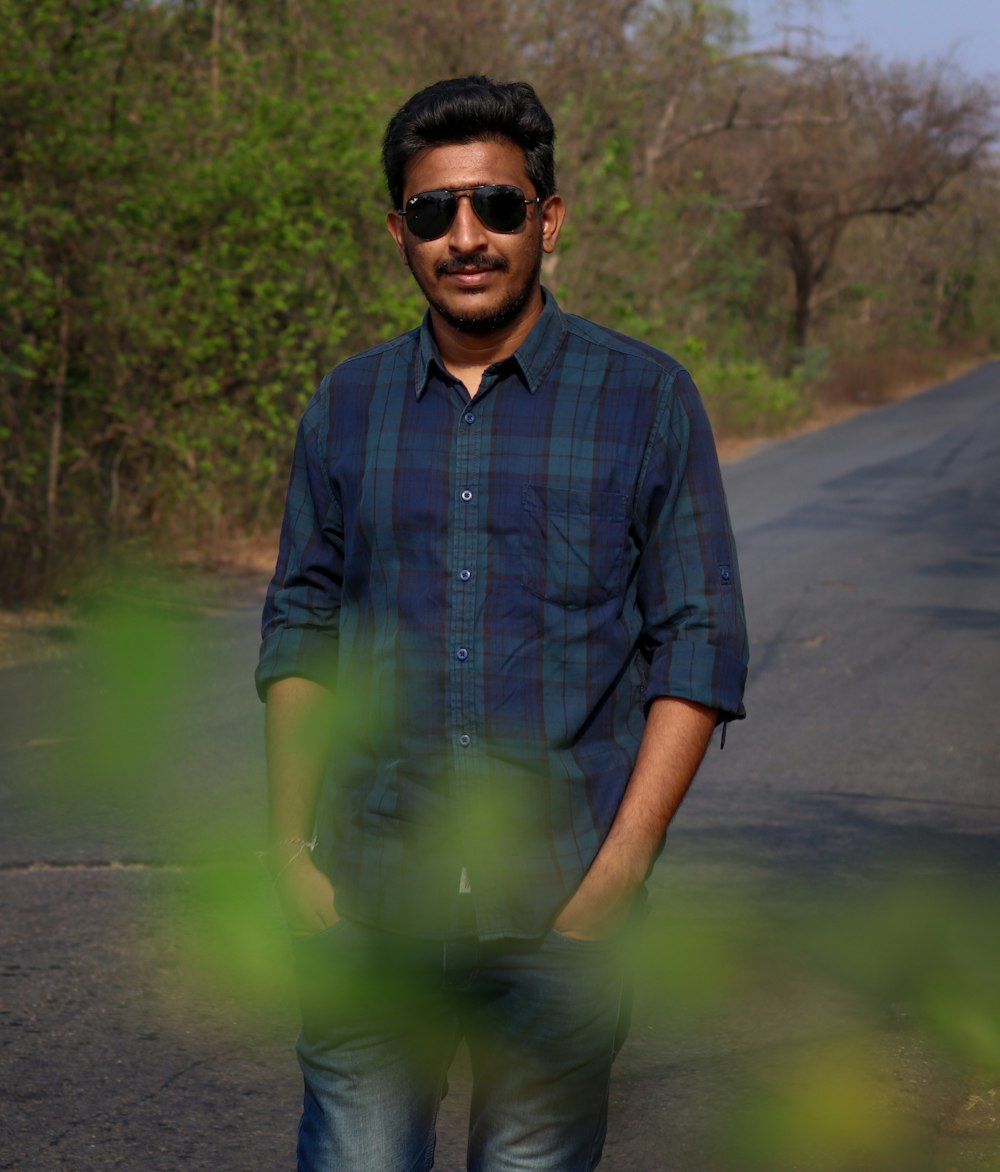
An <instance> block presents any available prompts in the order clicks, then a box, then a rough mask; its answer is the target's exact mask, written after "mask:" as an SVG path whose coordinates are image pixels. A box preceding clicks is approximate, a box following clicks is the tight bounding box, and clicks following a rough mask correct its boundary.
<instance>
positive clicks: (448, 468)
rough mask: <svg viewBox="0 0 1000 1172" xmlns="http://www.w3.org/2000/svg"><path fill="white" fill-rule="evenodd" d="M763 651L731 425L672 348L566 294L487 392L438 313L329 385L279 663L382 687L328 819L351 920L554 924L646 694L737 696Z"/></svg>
mask: <svg viewBox="0 0 1000 1172" xmlns="http://www.w3.org/2000/svg"><path fill="white" fill-rule="evenodd" d="M746 662H747V642H746V633H745V626H744V617H743V607H742V600H741V595H740V586H739V573H738V569H737V562H736V550H735V548H734V545H733V538H732V534H731V530H730V524H729V518H728V514H727V510H726V503H725V499H724V495H723V489H722V483H721V479H720V475H719V467H718V461H717V458H716V453H715V447H714V443H713V440H712V435H711V430H710V427H709V424H708V421H707V419H706V416H705V413H704V410H703V407H702V404H701V402H700V399H699V397H698V394H697V391H696V390H695V388H694V385H693V383H692V381H691V379H690V377H689V376H688V374H687V372H686V371H685V370H684V369H683V368H682V367H681V366H680V365H679V364H678V363H677V362H675V361H674V360H673V359H672V358H670V357H668V356H667V355H665V354H662V353H660V352H658V351H656V350H654V349H652V348H651V347H649V346H645V345H643V344H641V343H639V342H636V341H634V340H632V339H629V338H626V337H624V336H622V335H620V334H616V333H614V332H612V331H610V330H607V329H604V328H602V327H600V326H597V325H594V324H593V323H591V322H588V321H585V320H583V319H582V318H579V317H574V316H572V315H567V314H563V313H562V312H561V311H560V309H559V307H558V306H557V304H556V302H555V300H554V299H553V297H552V296H551V294H548V293H547V294H546V298H545V308H544V311H543V313H542V315H541V317H540V318H539V320H538V321H537V322H536V323H535V326H534V328H533V329H532V331H531V333H530V334H529V336H528V337H527V338H526V339H525V341H524V343H523V344H522V345H521V347H520V348H519V349H518V350H517V352H516V353H515V354H514V355H512V356H511V357H510V358H508V359H505V360H504V361H502V362H499V363H496V364H495V365H494V366H491V367H489V368H488V369H487V370H486V372H485V373H484V375H483V379H482V384H481V386H480V388H479V390H478V393H477V394H476V395H475V397H474V398H473V399H470V398H469V397H468V395H467V393H466V392H465V389H464V387H463V386H462V384H461V383H460V382H459V381H458V380H456V379H455V378H454V377H452V376H451V375H450V374H449V373H448V372H447V370H446V369H445V368H444V365H443V363H442V361H441V358H440V355H439V353H438V351H437V349H436V346H435V343H434V339H433V335H432V332H431V329H430V324H429V321H428V319H425V321H424V323H423V325H422V326H421V327H420V328H419V329H416V330H413V331H412V332H410V333H408V334H405V335H403V336H402V337H399V338H396V339H395V340H394V341H391V342H388V343H386V344H384V345H382V346H378V347H376V348H375V349H373V350H369V351H367V352H365V353H363V354H360V355H357V356H356V357H354V358H351V359H349V360H348V361H346V362H343V363H341V364H340V365H339V366H338V367H337V368H336V369H335V370H333V371H332V372H331V373H330V374H329V375H327V376H326V378H325V379H324V380H323V382H322V383H321V385H320V387H319V390H318V391H317V393H316V395H315V396H314V397H313V399H312V401H311V403H310V404H309V406H308V408H307V410H306V412H305V415H304V417H303V419H302V422H301V425H300V427H299V432H298V438H297V442H296V448H295V456H294V463H293V468H292V474H291V482H290V486H289V491H288V499H287V506H286V511H285V518H284V525H283V528H282V534H281V544H280V550H279V555H278V563H277V568H276V570H275V575H274V579H273V580H272V582H271V585H270V588H269V591H268V595H267V602H266V604H265V609H264V618H263V645H262V648H261V656H260V665H259V668H258V673H257V683H258V689H259V691H260V693H261V695H262V696H263V695H264V694H265V691H266V688H267V686H268V684H269V683H270V682H272V681H273V680H276V679H279V678H282V677H287V676H304V677H306V678H310V679H313V680H317V681H320V682H323V683H326V684H328V685H330V686H331V687H332V688H334V689H335V690H338V691H339V693H340V695H341V696H343V697H344V700H345V703H346V700H347V698H348V697H350V699H351V700H352V701H353V702H356V701H357V700H358V698H359V696H360V697H361V698H362V699H363V704H362V709H363V711H364V712H365V714H366V718H365V719H364V720H362V721H360V722H354V724H353V725H352V727H350V728H349V729H347V730H345V731H344V733H343V735H342V736H340V737H338V744H337V745H336V748H335V751H334V756H333V760H332V761H331V767H330V772H329V776H328V779H327V784H326V787H325V792H324V798H323V800H322V803H321V808H320V812H319V816H318V821H317V831H318V837H319V847H318V849H317V852H316V857H317V860H318V861H319V862H320V865H321V866H323V867H324V869H325V870H326V871H327V873H328V874H329V875H330V878H331V880H332V881H333V883H334V886H335V888H336V892H337V896H336V900H337V909H338V911H339V912H340V914H343V915H348V916H352V917H355V918H358V919H361V920H364V921H367V922H370V923H374V924H377V925H380V926H381V927H383V928H386V929H389V930H392V931H400V932H407V933H412V934H416V935H423V936H432V937H440V936H446V935H448V934H450V933H451V932H452V931H454V928H455V924H456V917H457V916H458V915H459V911H458V908H459V906H460V904H459V901H460V900H469V899H471V900H472V906H473V908H474V912H475V921H476V927H477V931H478V933H479V935H480V937H481V938H484V939H489V938H494V937H502V936H520V937H532V936H537V935H540V934H541V933H542V932H543V931H544V929H545V927H546V926H547V925H548V924H549V923H550V922H551V921H552V919H553V918H554V917H555V915H556V914H557V912H558V909H559V908H560V907H561V905H562V904H563V903H564V902H565V901H566V900H567V899H568V898H569V896H570V895H571V894H572V893H573V891H574V890H575V889H576V887H577V886H578V884H579V883H580V881H581V879H582V878H583V876H584V874H585V873H586V871H587V868H588V867H589V865H590V863H591V862H592V860H593V858H594V856H595V855H596V853H597V851H598V849H599V848H600V846H601V843H602V842H603V841H604V838H605V836H606V834H607V832H608V829H609V827H610V825H611V822H612V819H613V818H614V816H615V812H616V810H617V809H618V805H619V802H620V800H621V797H622V794H623V793H624V791H625V787H626V785H627V783H628V780H629V776H630V774H631V771H632V767H633V765H634V763H635V759H636V754H637V751H638V747H639V742H640V739H641V737H642V733H643V727H644V723H645V712H646V711H647V710H648V706H649V704H650V703H651V702H652V701H653V700H655V699H656V698H657V697H661V696H674V697H682V698H684V699H688V700H693V701H696V702H698V703H700V704H704V705H708V706H709V707H712V708H715V709H717V710H718V712H719V715H720V719H722V720H731V719H734V718H738V717H741V716H742V715H743V707H742V694H743V685H744V681H745V677H746ZM463 870H464V872H465V875H466V877H467V879H468V884H469V886H471V894H470V895H461V896H460V895H459V880H460V876H461V875H462V873H463ZM462 906H464V907H465V908H467V907H468V905H462Z"/></svg>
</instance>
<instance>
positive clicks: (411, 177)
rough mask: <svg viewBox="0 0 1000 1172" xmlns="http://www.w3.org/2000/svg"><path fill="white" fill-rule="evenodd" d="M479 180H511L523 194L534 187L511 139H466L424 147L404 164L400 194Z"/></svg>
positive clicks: (406, 196)
mask: <svg viewBox="0 0 1000 1172" xmlns="http://www.w3.org/2000/svg"><path fill="white" fill-rule="evenodd" d="M482 183H512V184H514V186H516V187H520V188H521V189H522V190H523V191H524V192H525V194H527V195H534V194H535V189H534V186H533V184H532V182H531V180H530V179H529V178H528V174H527V171H526V170H525V160H524V151H522V150H521V148H520V147H519V146H515V144H514V143H512V142H510V141H508V140H504V141H503V142H467V143H454V144H448V145H447V146H436V147H427V148H426V150H422V151H418V152H417V154H415V155H414V156H413V158H412V159H410V161H409V162H408V163H407V164H406V180H405V185H404V190H403V198H404V199H409V198H410V196H411V195H416V194H417V192H419V191H435V190H437V189H439V188H442V187H450V188H460V187H477V186H478V185H479V184H482Z"/></svg>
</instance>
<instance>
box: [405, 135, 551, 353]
mask: <svg viewBox="0 0 1000 1172" xmlns="http://www.w3.org/2000/svg"><path fill="white" fill-rule="evenodd" d="M494 183H496V184H501V183H502V184H510V185H512V186H514V187H519V188H520V189H521V190H522V191H523V192H524V195H525V198H526V199H532V198H533V197H534V196H535V194H536V193H535V188H534V185H533V184H532V182H531V180H530V179H529V178H528V175H527V172H526V171H525V163H524V152H523V151H522V150H521V149H520V147H517V146H515V145H514V144H513V143H511V142H472V143H467V144H465V145H455V146H440V147H431V148H430V149H428V150H425V151H421V152H420V153H419V154H417V155H414V157H413V158H412V159H411V160H410V161H409V163H408V164H407V167H406V185H405V189H404V192H403V200H404V204H405V201H406V200H408V199H410V198H411V197H412V196H414V195H417V194H419V193H421V192H425V191H440V190H446V191H455V192H459V191H464V190H467V189H469V188H472V187H479V186H480V185H482V184H494ZM526 211H527V217H526V219H525V221H524V223H523V224H522V225H521V227H520V228H518V229H516V231H514V232H496V231H492V230H491V229H489V228H487V226H486V225H485V224H484V223H483V221H482V220H480V218H479V217H478V215H477V214H476V212H475V210H474V209H473V207H472V201H471V199H470V198H468V197H467V196H460V197H459V199H458V210H457V212H456V214H455V218H454V220H452V222H451V224H450V226H449V227H448V229H447V230H446V231H445V232H444V234H443V235H441V236H438V237H436V238H435V239H433V240H421V239H419V238H418V237H417V236H415V235H414V234H413V233H412V232H411V231H410V230H409V228H408V227H407V226H406V222H405V220H404V218H403V217H402V216H400V215H399V214H398V213H397V212H390V213H389V217H388V227H389V231H390V233H391V234H392V237H393V239H394V240H395V241H396V244H397V246H398V247H399V250H400V254H401V256H402V258H403V262H404V263H405V264H406V265H407V266H408V267H409V268H410V270H411V271H412V273H413V276H414V278H415V279H416V282H417V284H418V285H419V286H420V289H421V292H422V293H423V295H424V296H425V297H426V298H427V301H428V303H429V304H430V306H431V308H432V309H433V310H435V311H436V312H437V313H438V314H439V315H440V317H441V318H442V319H443V320H444V321H445V322H447V323H448V325H450V326H452V327H453V328H454V329H457V330H461V331H462V332H464V333H472V334H489V333H492V332H493V331H494V330H499V329H502V328H504V327H505V326H507V325H509V324H511V323H512V322H514V321H516V320H517V319H518V318H519V317H521V315H522V314H524V313H526V312H529V311H530V310H531V309H533V308H535V307H536V303H537V299H538V296H539V294H538V280H539V272H540V269H541V264H542V255H543V253H546V252H551V251H552V250H553V249H554V248H555V246H556V240H557V239H558V236H559V228H560V227H561V225H562V219H563V205H562V200H561V199H560V198H559V196H557V195H554V196H550V197H549V199H547V200H546V201H545V203H544V204H529V205H527V208H526Z"/></svg>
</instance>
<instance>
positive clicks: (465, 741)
mask: <svg viewBox="0 0 1000 1172" xmlns="http://www.w3.org/2000/svg"><path fill="white" fill-rule="evenodd" d="M458 743H459V744H460V745H463V746H465V745H471V744H472V737H470V736H469V734H468V733H462V735H461V736H460V737H459V738H458Z"/></svg>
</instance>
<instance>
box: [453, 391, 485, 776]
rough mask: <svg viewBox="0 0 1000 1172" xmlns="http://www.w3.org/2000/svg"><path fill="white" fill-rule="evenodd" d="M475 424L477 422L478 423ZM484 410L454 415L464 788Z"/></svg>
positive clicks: (470, 737)
mask: <svg viewBox="0 0 1000 1172" xmlns="http://www.w3.org/2000/svg"><path fill="white" fill-rule="evenodd" d="M474 425H475V426H474ZM482 427H483V424H482V412H481V411H474V410H472V409H471V408H469V407H467V406H464V407H462V408H460V409H459V411H458V413H457V415H456V416H455V433H454V447H453V449H452V450H453V453H454V462H453V465H452V467H453V476H454V479H453V481H452V484H453V485H454V486H455V497H453V498H452V499H453V500H454V501H455V505H454V509H453V526H452V531H451V534H450V537H449V543H448V546H449V548H448V556H449V560H450V561H451V564H452V566H453V567H454V568H453V571H452V576H451V587H450V589H449V599H448V615H449V621H448V634H449V642H450V644H451V651H450V658H451V664H452V666H451V668H450V669H449V672H448V696H449V701H448V711H449V715H450V720H451V728H452V736H453V738H454V739H453V741H452V745H453V751H454V752H455V753H456V754H457V755H460V756H456V765H455V784H456V786H457V787H459V790H460V789H461V787H462V786H463V784H464V783H465V782H466V781H467V780H468V779H469V778H471V777H472V775H473V772H474V769H472V770H470V758H469V757H468V754H469V753H470V752H473V753H474V752H475V745H476V739H475V733H476V728H477V723H476V703H477V702H476V696H477V689H476V679H475V671H474V670H473V669H472V661H473V647H472V645H471V643H470V640H471V639H472V637H473V635H474V624H475V615H476V590H475V574H474V568H475V558H476V555H477V550H478V544H479V528H480V515H479V491H478V475H479V452H480V449H481V445H482V443H483V442H484V441H483V440H482V439H481V438H480V437H481V436H482V434H483V432H482Z"/></svg>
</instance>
